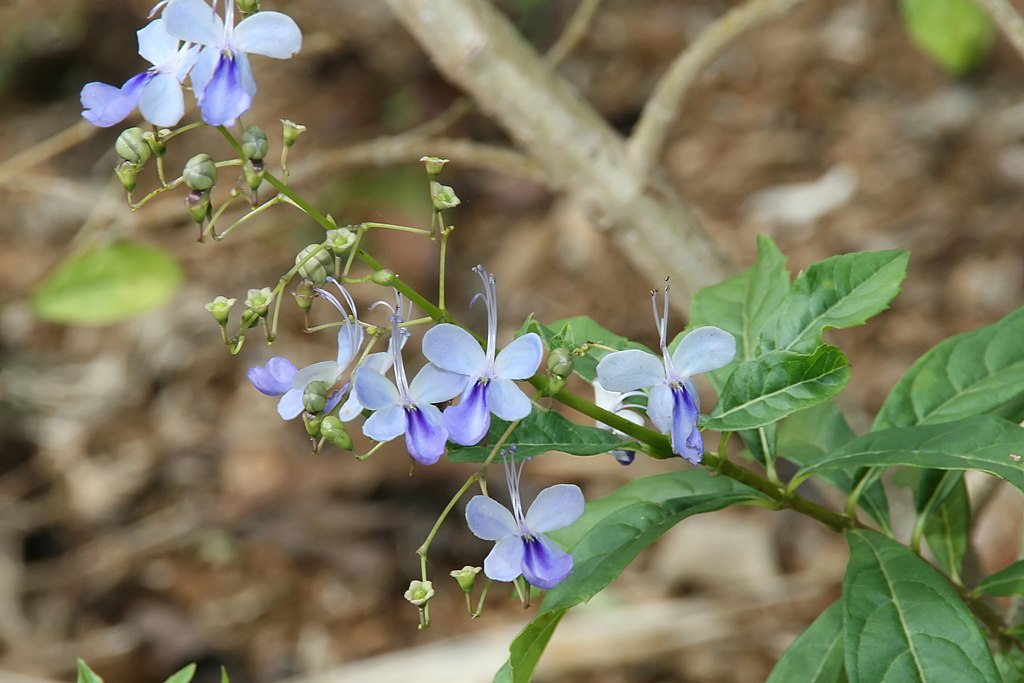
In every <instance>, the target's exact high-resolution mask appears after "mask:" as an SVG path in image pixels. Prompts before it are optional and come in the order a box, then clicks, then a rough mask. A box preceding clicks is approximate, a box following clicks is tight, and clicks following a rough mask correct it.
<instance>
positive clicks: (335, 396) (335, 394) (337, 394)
mask: <svg viewBox="0 0 1024 683" xmlns="http://www.w3.org/2000/svg"><path fill="white" fill-rule="evenodd" d="M344 395H345V392H344V391H332V392H331V393H330V394H328V395H327V403H325V404H324V407H323V410H322V411H321V412H322V413H323V414H324V415H330V413H331V411H332V410H334V407H335V406H336V405H338V404H339V403H341V397H342V396H344ZM339 419H340V418H339Z"/></svg>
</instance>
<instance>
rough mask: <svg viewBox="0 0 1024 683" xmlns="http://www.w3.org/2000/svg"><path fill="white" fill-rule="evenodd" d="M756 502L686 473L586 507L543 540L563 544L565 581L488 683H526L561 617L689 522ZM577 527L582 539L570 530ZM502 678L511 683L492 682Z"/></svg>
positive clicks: (634, 485)
mask: <svg viewBox="0 0 1024 683" xmlns="http://www.w3.org/2000/svg"><path fill="white" fill-rule="evenodd" d="M760 499H761V497H760V494H758V493H757V492H756V491H754V490H753V489H750V488H747V487H746V486H744V485H742V484H740V483H739V482H736V481H734V480H731V479H726V478H725V477H714V476H712V475H711V474H709V473H708V472H706V471H705V470H700V469H688V470H678V471H675V472H668V473H666V474H656V475H654V476H651V477H645V478H643V479H637V480H635V481H632V482H630V483H628V484H626V485H625V486H623V487H622V488H620V489H619V490H617V491H616V492H615V493H612V494H611V495H610V496H608V497H606V498H603V499H600V500H596V501H588V502H587V511H586V512H584V514H583V517H581V518H580V519H579V520H578V521H577V522H576V523H575V524H574V525H573V527H569V528H568V529H566V530H564V531H562V532H559V533H553V534H551V536H552V537H553V538H555V539H556V540H558V541H559V542H563V543H566V541H568V542H567V543H566V545H567V546H569V549H570V551H571V552H572V556H573V562H574V566H573V570H572V573H570V574H569V577H568V578H567V579H566V580H565V581H563V582H562V583H560V584H559V585H558V586H556V587H555V588H554V589H552V590H551V591H549V592H548V594H547V596H546V597H545V598H544V603H543V604H542V605H541V608H540V610H539V612H538V613H537V615H536V616H535V617H534V618H533V620H532V621H531V622H530V623H529V624H527V625H526V627H524V628H523V630H522V631H521V632H520V634H519V635H518V636H517V637H516V639H515V640H514V641H513V642H512V646H511V648H510V649H509V653H510V659H509V661H508V663H506V666H505V667H503V669H502V670H500V671H499V672H498V676H496V677H495V680H496V681H503V680H511V681H513V682H514V683H525V682H526V681H529V680H530V677H531V676H532V675H533V670H534V668H535V667H536V664H537V661H538V659H539V657H540V651H541V650H543V648H544V646H545V645H546V644H547V641H548V639H549V638H550V637H551V631H552V630H553V629H554V626H555V625H556V624H557V621H558V619H560V618H561V615H562V614H564V613H565V611H566V610H567V609H569V608H570V607H573V606H574V605H578V604H580V603H581V602H586V601H587V600H590V598H592V597H593V596H594V595H596V594H597V593H598V592H599V591H601V590H602V589H603V588H604V587H605V586H607V585H608V584H609V583H611V581H612V580H613V579H615V577H617V576H618V575H619V573H620V572H621V571H622V570H623V569H624V568H625V567H626V566H627V565H628V564H629V563H630V562H632V561H633V559H634V558H635V557H636V556H637V555H638V554H639V553H640V551H641V550H643V549H644V548H646V547H647V546H648V545H650V543H651V542H652V541H654V540H655V539H657V538H659V537H660V536H661V535H662V534H663V533H665V532H666V531H667V530H668V529H670V528H672V527H673V526H675V525H676V524H678V523H679V522H680V521H682V520H683V519H685V518H687V517H690V516H692V515H696V514H699V513H702V512H710V511H712V510H720V509H722V508H724V507H728V506H730V505H736V504H739V503H744V502H749V501H752V500H760ZM577 525H579V526H580V527H582V531H580V530H578V529H577V530H574V527H575V526H577ZM573 541H575V542H574V543H573ZM503 671H504V672H506V674H507V673H511V679H509V678H500V676H502V675H503V673H502V672H503Z"/></svg>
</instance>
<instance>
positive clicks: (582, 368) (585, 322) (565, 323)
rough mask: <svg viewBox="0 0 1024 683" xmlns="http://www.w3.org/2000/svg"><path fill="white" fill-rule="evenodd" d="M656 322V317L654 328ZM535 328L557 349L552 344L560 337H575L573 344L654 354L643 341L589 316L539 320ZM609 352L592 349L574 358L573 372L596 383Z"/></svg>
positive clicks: (547, 344)
mask: <svg viewBox="0 0 1024 683" xmlns="http://www.w3.org/2000/svg"><path fill="white" fill-rule="evenodd" d="M653 324H654V322H653V318H652V319H651V325H652V328H653ZM531 329H532V330H534V331H536V332H537V333H538V334H540V336H541V338H542V339H543V340H544V345H545V346H547V347H548V348H553V346H552V344H557V342H558V339H559V338H565V339H566V340H568V339H571V340H572V343H573V344H575V345H577V346H579V345H582V344H585V343H587V342H594V343H597V344H603V345H604V346H609V347H611V348H613V349H616V350H618V351H621V350H623V349H640V350H641V351H646V352H648V353H651V350H650V349H649V348H647V347H646V346H644V345H643V344H638V343H636V342H634V341H630V340H629V339H626V338H625V337H623V336H622V335H619V334H615V333H614V332H612V331H611V330H608V329H606V328H604V327H602V326H601V325H599V324H598V323H596V322H594V320H593V319H591V318H589V317H588V316H585V315H577V316H573V317H571V318H563V319H562V320H556V321H555V322H553V323H551V324H550V325H542V324H540V323H539V322H536V321H535V322H534V327H531ZM608 353H610V352H609V351H605V350H604V349H593V348H592V349H590V350H588V351H587V353H586V354H584V355H583V356H576V357H574V358H573V372H575V373H576V374H577V375H579V376H580V377H582V378H583V379H585V380H586V381H588V382H593V381H594V378H596V377H597V363H598V361H600V360H601V359H602V358H604V357H605V356H606V355H608Z"/></svg>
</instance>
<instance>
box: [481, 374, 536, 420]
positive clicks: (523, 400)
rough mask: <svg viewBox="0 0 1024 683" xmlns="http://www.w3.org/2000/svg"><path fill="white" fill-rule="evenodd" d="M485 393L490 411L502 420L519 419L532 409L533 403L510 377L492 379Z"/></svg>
mask: <svg viewBox="0 0 1024 683" xmlns="http://www.w3.org/2000/svg"><path fill="white" fill-rule="evenodd" d="M490 384H491V387H490V390H489V391H488V395H487V405H488V406H490V408H491V412H492V413H494V414H495V415H497V416H498V417H500V418H501V419H502V420H509V421H512V420H521V419H523V418H524V417H526V416H527V415H529V414H530V411H531V410H533V404H532V403H530V399H529V398H528V397H527V396H526V394H524V393H523V390H522V389H520V388H519V387H517V386H516V383H515V382H513V381H512V380H510V379H500V378H499V379H492V380H491V383H490Z"/></svg>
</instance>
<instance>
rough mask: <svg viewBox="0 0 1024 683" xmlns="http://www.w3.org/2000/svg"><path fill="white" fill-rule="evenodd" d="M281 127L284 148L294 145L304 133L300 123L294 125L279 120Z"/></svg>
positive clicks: (304, 128) (290, 122)
mask: <svg viewBox="0 0 1024 683" xmlns="http://www.w3.org/2000/svg"><path fill="white" fill-rule="evenodd" d="M281 125H282V126H284V134H283V138H284V146H285V147H291V146H292V145H294V144H295V141H296V140H298V139H299V136H300V135H302V134H303V133H305V132H306V127H305V126H303V125H302V124H301V123H295V122H294V121H289V120H288V119H281Z"/></svg>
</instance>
